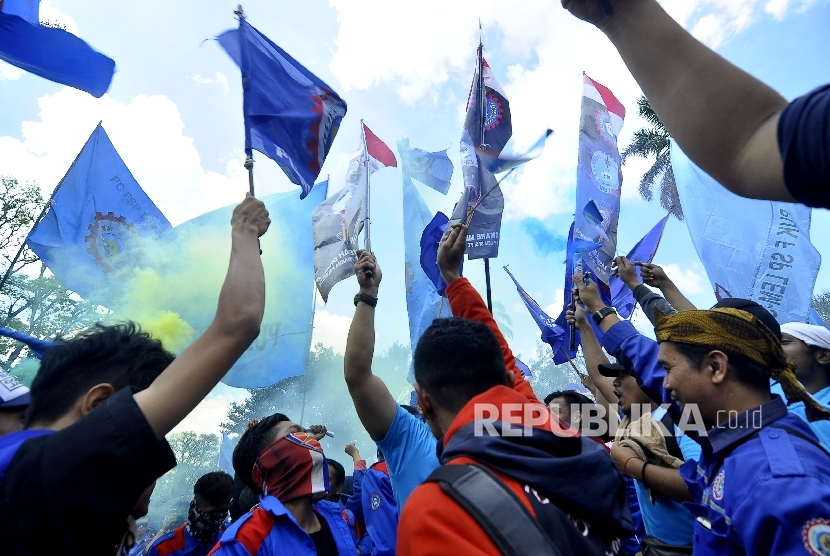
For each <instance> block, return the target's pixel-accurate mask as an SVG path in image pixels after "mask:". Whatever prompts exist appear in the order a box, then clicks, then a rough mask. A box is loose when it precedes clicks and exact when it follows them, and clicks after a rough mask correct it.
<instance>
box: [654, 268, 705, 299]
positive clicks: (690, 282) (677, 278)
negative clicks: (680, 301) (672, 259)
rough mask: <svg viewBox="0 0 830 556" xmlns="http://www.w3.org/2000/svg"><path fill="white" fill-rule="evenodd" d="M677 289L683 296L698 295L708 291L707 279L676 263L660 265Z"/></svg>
mask: <svg viewBox="0 0 830 556" xmlns="http://www.w3.org/2000/svg"><path fill="white" fill-rule="evenodd" d="M660 266H662V267H663V270H665V271H666V275H667V276H668V277H669V278H670V279H671V281H672V282H674V285H675V286H677V289H679V290H680V292H681V293H682V294H683V295H685V296H687V297H688V296H690V295H699V294H702V293H705V292H706V291H708V284H709V281H708V279H707V278H706V277H705V276H701V275H700V274H698V273H697V272H695V271H694V270H692V269H691V268H687V269H681V268H680V267H679V266H678V265H676V264H664V265H660Z"/></svg>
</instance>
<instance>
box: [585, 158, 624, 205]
mask: <svg viewBox="0 0 830 556" xmlns="http://www.w3.org/2000/svg"><path fill="white" fill-rule="evenodd" d="M591 177H592V178H594V181H596V182H597V187H599V189H600V191H602V192H603V193H607V194H609V195H614V196H615V197H616V196H619V194H620V167H619V165H618V164H617V162H616V161H615V160H614V158H613V157H611V155H609V154H607V153H604V152H602V151H596V152H595V153H594V154H592V155H591Z"/></svg>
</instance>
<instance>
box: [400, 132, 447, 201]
mask: <svg viewBox="0 0 830 556" xmlns="http://www.w3.org/2000/svg"><path fill="white" fill-rule="evenodd" d="M399 143H400V145H401V147H400V148H402V149H405V153H404V151H401V170H402V171H404V172H406V173H407V174H409V176H410V177H412V178H415V179H416V180H418V181H419V182H421V183H422V184H424V185H426V186H429V187H431V188H433V189H434V190H435V191H438V192H440V193H443V194H444V195H446V194H447V191H449V190H450V180H451V179H452V171H453V166H452V161H451V160H450V157H448V156H447V150H446V149H444V150H443V151H438V152H434V153H431V152H428V151H424V150H421V149H416V148H414V147H413V148H410V147H409V139H401V140H400V141H399Z"/></svg>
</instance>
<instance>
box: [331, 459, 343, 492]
mask: <svg viewBox="0 0 830 556" xmlns="http://www.w3.org/2000/svg"><path fill="white" fill-rule="evenodd" d="M326 461H327V462H329V465H331V466H332V467H333V468H334V477H329V479H330V482H331V488H330V489H329V490H330V491H331V492H334V491H335V490H337V487H339V486H341V487H342V486H343V484H344V483H345V482H346V468H345V467H343V464H342V463H340V462H339V461H336V460H333V459H329V458H326Z"/></svg>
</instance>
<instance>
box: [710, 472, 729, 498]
mask: <svg viewBox="0 0 830 556" xmlns="http://www.w3.org/2000/svg"><path fill="white" fill-rule="evenodd" d="M724 477H726V470H725V469H721V470H720V473H718V476H717V477H715V481H714V482H713V483H712V498H714V499H715V500H723V479H724Z"/></svg>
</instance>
